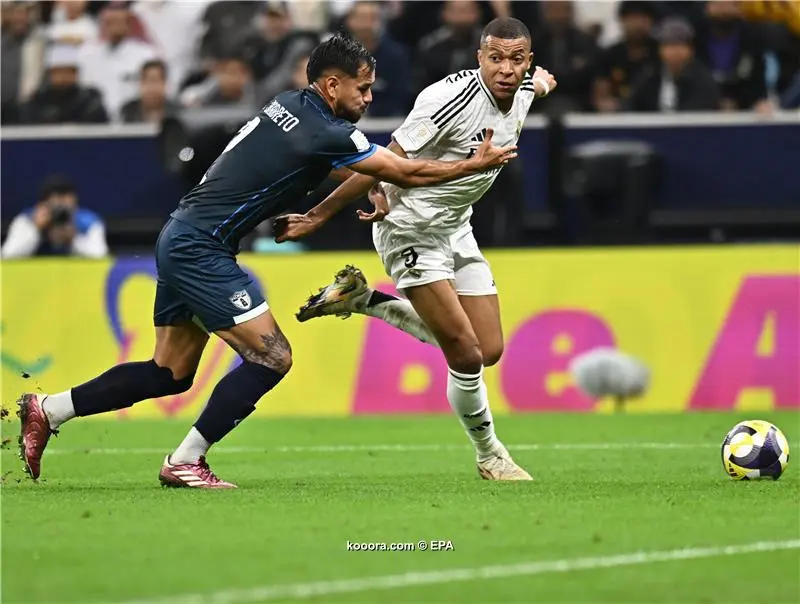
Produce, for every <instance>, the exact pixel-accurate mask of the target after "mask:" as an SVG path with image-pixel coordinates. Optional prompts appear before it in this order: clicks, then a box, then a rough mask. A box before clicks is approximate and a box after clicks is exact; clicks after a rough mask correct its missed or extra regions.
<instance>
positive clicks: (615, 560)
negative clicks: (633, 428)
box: [126, 539, 800, 604]
mask: <svg viewBox="0 0 800 604" xmlns="http://www.w3.org/2000/svg"><path fill="white" fill-rule="evenodd" d="M798 548H800V539H793V540H790V541H759V542H756V543H746V544H742V545H727V546H714V547H692V548H684V549H673V550H665V551H657V552H633V553H629V554H619V555H614V556H597V557H592V558H564V559H561V560H539V561H536V562H523V563H521V564H501V565H494V566H479V567H476V568H454V569H446V570H436V571H418V572H408V573H403V574H398V575H383V576H374V577H361V578H358V579H343V580H339V581H318V582H314V583H290V584H286V585H264V586H262V587H251V588H248V589H231V590H224V591H215V592H210V593H205V594H200V593H197V594H185V595H180V596H169V597H164V598H154V599H151V600H134V601H130V602H127V603H126V604H206V603H210V604H234V603H237V602H266V601H269V600H279V599H282V600H301V599H305V598H313V597H315V596H330V595H333V594H345V593H351V594H352V593H361V592H366V591H374V590H389V589H401V588H404V587H413V586H418V585H441V584H444V583H456V582H462V581H480V580H486V579H499V578H505V577H529V576H533V575H543V574H547V573H568V572H573V571H580V570H593V569H599V568H616V567H620V566H634V565H637V564H652V563H656V562H672V561H676V560H696V559H698V558H714V557H719V556H736V555H741V554H750V553H755V552H774V551H778V550H789V549H798ZM353 555H358V554H353Z"/></svg>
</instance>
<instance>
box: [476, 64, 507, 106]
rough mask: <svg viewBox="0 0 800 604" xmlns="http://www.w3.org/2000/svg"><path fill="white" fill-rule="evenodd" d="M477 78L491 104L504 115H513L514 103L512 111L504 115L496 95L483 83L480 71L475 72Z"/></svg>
mask: <svg viewBox="0 0 800 604" xmlns="http://www.w3.org/2000/svg"><path fill="white" fill-rule="evenodd" d="M475 77H476V78H477V79H478V85H480V87H481V90H483V92H484V94H485V95H486V96H487V97H488V98H489V102H490V103H491V104H492V107H494V108H495V109H497V110H498V111H499V112H500V113H502V114H503V115H508V114H509V113H511V112H512V111H513V110H514V104H513V103H512V104H511V109H509V110H508V111H507V112H506V113H503V110H502V109H500V107H499V106H498V105H497V99H495V98H494V95H493V94H492V93H491V91H490V90H489V87H488V86H487V85H486V83H485V82H484V81H483V76H482V75H481V70H480V69H477V70H475ZM515 96H516V93H515Z"/></svg>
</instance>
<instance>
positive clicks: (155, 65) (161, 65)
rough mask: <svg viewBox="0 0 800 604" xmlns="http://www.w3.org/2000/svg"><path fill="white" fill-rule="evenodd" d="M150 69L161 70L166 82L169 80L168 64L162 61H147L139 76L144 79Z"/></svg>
mask: <svg viewBox="0 0 800 604" xmlns="http://www.w3.org/2000/svg"><path fill="white" fill-rule="evenodd" d="M148 69H159V70H160V71H161V76H162V77H163V78H164V79H165V80H166V79H167V64H166V63H165V62H164V61H162V60H161V59H150V60H149V61H145V62H144V63H143V64H142V69H141V71H140V72H139V75H140V76H141V77H144V74H146V73H147V70H148Z"/></svg>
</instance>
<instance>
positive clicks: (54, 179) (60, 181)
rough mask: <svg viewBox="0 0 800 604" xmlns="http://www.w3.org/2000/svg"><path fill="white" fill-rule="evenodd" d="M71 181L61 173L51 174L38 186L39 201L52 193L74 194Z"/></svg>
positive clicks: (75, 192)
mask: <svg viewBox="0 0 800 604" xmlns="http://www.w3.org/2000/svg"><path fill="white" fill-rule="evenodd" d="M76 194H77V190H76V189H75V185H74V184H73V183H72V181H71V180H70V179H69V178H67V177H66V176H65V175H63V174H51V175H50V176H48V177H47V178H46V179H45V181H44V182H43V183H42V185H41V186H40V187H39V201H46V200H48V199H50V197H52V196H53V195H76Z"/></svg>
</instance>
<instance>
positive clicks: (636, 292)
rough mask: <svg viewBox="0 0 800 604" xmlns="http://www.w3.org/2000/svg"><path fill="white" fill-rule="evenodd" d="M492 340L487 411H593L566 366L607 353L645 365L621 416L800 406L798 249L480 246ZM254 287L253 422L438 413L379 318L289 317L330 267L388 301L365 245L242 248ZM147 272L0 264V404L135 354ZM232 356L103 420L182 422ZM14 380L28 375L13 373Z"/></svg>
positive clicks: (142, 268)
mask: <svg viewBox="0 0 800 604" xmlns="http://www.w3.org/2000/svg"><path fill="white" fill-rule="evenodd" d="M487 258H488V259H489V261H490V262H491V264H492V268H493V271H494V274H495V277H496V281H497V284H498V287H499V291H500V301H501V308H502V314H503V328H504V332H505V341H506V348H505V353H504V355H503V359H502V361H501V362H500V364H499V365H498V366H497V367H493V368H490V369H488V370H487V372H486V379H487V383H488V387H489V393H490V397H491V400H492V406H493V408H494V410H495V412H496V413H500V414H502V413H504V412H505V413H514V412H527V411H583V412H586V411H601V412H602V411H605V410H608V409H610V402H609V401H595V400H591V399H589V398H587V397H585V396H584V395H582V394H581V393H580V392H579V391H578V390H577V389H576V388H575V387H574V386H573V384H572V382H571V381H570V379H569V376H568V375H567V372H566V369H567V366H568V363H569V361H570V359H571V358H572V357H574V356H575V355H577V354H580V353H582V352H585V351H587V350H590V349H592V348H595V347H598V346H614V347H617V348H619V349H620V350H622V351H624V352H627V353H629V354H632V355H634V356H636V357H638V358H640V359H642V360H643V361H645V362H646V363H647V364H648V365H649V366H650V368H651V371H652V383H651V388H650V391H649V392H648V393H647V395H646V396H645V397H644V398H643V399H641V400H639V401H636V402H634V403H632V404H631V406H630V410H631V411H634V412H635V411H684V410H698V409H717V410H722V409H748V410H766V409H773V408H795V409H796V408H800V376H799V375H798V368H800V248H798V247H797V246H752V247H750V246H741V247H702V248H701V247H698V248H667V249H664V248H658V249H652V248H647V249H609V250H600V249H593V250H568V251H563V250H560V251H494V252H489V253H487ZM240 263H241V264H242V266H244V267H245V268H246V269H247V270H249V271H250V272H251V273H252V274H253V275H254V276H255V277H256V278H257V280H258V281H259V282H260V283H261V286H262V287H263V289H264V291H265V293H266V295H267V299H268V300H269V303H270V306H271V308H272V310H273V312H274V314H275V316H276V318H277V320H278V321H279V322H280V324H281V327H282V328H283V331H284V333H285V334H286V335H287V337H288V338H289V340H290V341H291V342H292V346H293V350H294V367H293V369H292V371H291V373H290V374H289V376H287V378H286V379H285V380H284V381H283V382H282V383H281V384H280V385H279V386H278V387H277V388H276V389H275V390H274V391H273V392H271V393H270V394H268V395H267V396H266V397H265V398H264V399H263V400H262V401H261V403H260V404H259V406H258V410H257V413H259V414H261V415H273V416H275V415H282V416H290V415H297V416H300V415H305V416H346V415H349V414H393V413H439V412H450V408H449V405H448V403H447V400H446V397H445V385H446V377H447V373H446V366H445V364H444V360H443V358H442V356H441V353H440V352H439V350H438V349H436V348H434V347H432V346H429V345H426V344H423V343H421V342H419V341H417V340H415V339H414V338H412V337H410V336H408V335H406V334H404V333H402V332H399V331H398V330H396V329H395V328H393V327H391V326H389V325H386V324H384V323H383V322H381V321H380V320H377V319H373V318H366V317H362V316H353V317H351V318H350V319H348V320H346V321H342V320H339V319H336V318H331V317H325V318H322V319H315V320H312V321H309V322H307V323H303V324H300V323H298V322H297V321H296V320H295V318H294V313H295V312H296V311H297V309H298V307H299V306H300V305H301V304H302V303H303V302H304V301H305V299H306V297H307V296H308V295H309V293H311V292H312V291H315V290H316V288H317V287H319V286H322V285H324V284H327V283H328V282H330V280H331V278H332V276H333V274H334V273H335V272H336V271H337V270H338V269H340V268H341V267H342V266H344V265H345V264H356V265H357V266H359V267H360V268H361V269H362V270H364V272H365V273H366V274H367V276H368V277H369V279H370V281H371V284H372V286H373V287H379V288H380V289H382V290H384V291H389V292H392V291H393V288H392V286H391V283H390V282H389V280H388V279H387V278H386V277H385V275H384V273H383V269H382V267H381V264H380V262H379V261H378V259H377V257H376V256H375V255H374V254H371V253H354V254H305V255H297V256H254V255H242V256H241V257H240ZM154 276H155V265H154V261H153V259H152V258H141V257H139V258H118V259H114V260H110V261H97V262H95V261H87V260H77V259H65V260H63V259H53V260H47V259H37V260H22V261H8V262H4V263H3V265H2V286H3V292H2V302H3V308H2V366H3V374H2V375H3V386H2V389H3V401H4V403H6V404H8V403H9V402H12V401H13V400H15V399H16V397H17V396H18V395H19V394H20V393H21V392H23V391H27V390H31V389H33V388H35V387H36V386H37V385H38V386H39V387H41V389H42V390H44V391H45V392H56V391H60V390H64V389H67V388H69V387H71V386H73V385H76V384H79V383H81V382H83V381H85V380H88V379H91V378H93V377H95V376H96V375H98V374H99V373H101V372H103V371H105V370H106V369H107V368H109V367H110V366H112V365H114V364H116V363H121V362H126V361H133V360H147V359H149V358H150V357H151V354H152V350H153V344H154V334H153V327H152V309H153V294H154V292H155V278H154ZM236 363H238V359H237V357H236V355H235V354H234V353H233V352H232V351H231V350H229V349H228V348H227V347H226V346H225V345H224V344H223V343H221V342H219V341H218V340H217V339H215V338H212V340H211V341H210V342H209V345H208V348H207V349H206V353H205V356H204V358H203V362H202V364H201V366H200V369H199V371H198V373H197V377H196V379H195V383H194V386H193V387H192V389H191V390H190V391H189V392H186V393H184V394H181V395H177V396H170V397H165V398H163V399H159V400H156V401H147V402H143V403H140V404H138V405H135V406H134V407H132V408H131V409H127V410H123V411H119V412H116V413H114V414H109V415H107V416H105V417H130V418H136V417H145V416H194V415H195V414H197V413H198V412H199V410H200V409H201V408H202V406H203V405H204V404H205V402H206V400H207V398H208V396H209V395H210V393H211V390H212V389H213V387H214V385H215V384H216V382H217V381H218V380H219V379H220V378H221V377H222V376H223V375H225V373H226V372H227V371H229V370H230V369H232V368H233V367H235V365H236ZM23 374H25V375H30V376H32V377H31V378H29V379H24V378H23V377H21V376H22V375H23Z"/></svg>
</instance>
